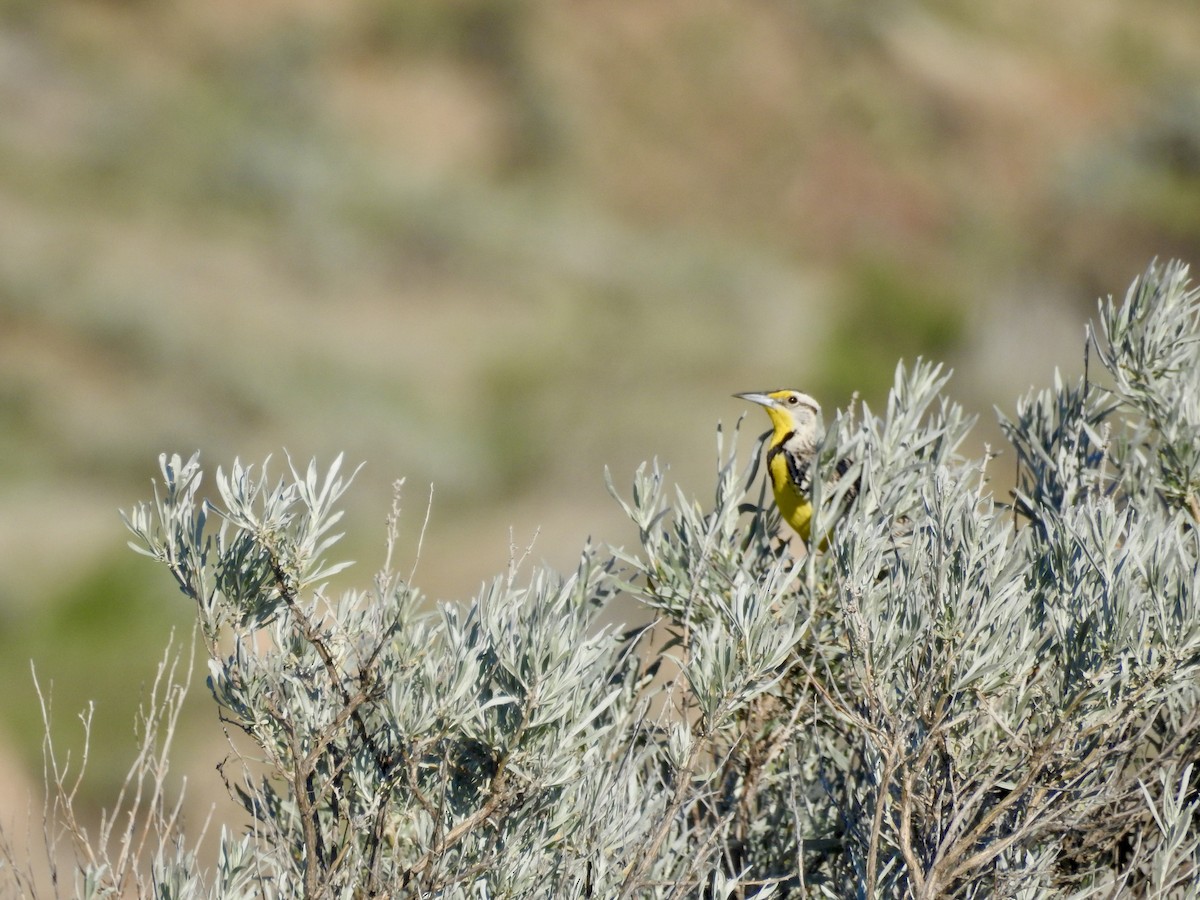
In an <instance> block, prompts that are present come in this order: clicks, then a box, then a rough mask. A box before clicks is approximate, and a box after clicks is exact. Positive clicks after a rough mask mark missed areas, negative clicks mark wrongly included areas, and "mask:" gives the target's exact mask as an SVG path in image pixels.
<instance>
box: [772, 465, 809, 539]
mask: <svg viewBox="0 0 1200 900" xmlns="http://www.w3.org/2000/svg"><path fill="white" fill-rule="evenodd" d="M770 470H771V486H772V487H773V488H774V490H775V505H776V506H778V507H779V513H780V515H782V516H783V520H784V521H785V522H787V523H788V524H789V525H791V526H792V528H793V529H795V531H796V533H797V534H798V535H800V537H801V538H802V539H803V540H806V541H807V540H808V534H809V525H810V523H811V521H812V512H813V509H812V503H811V502H810V501H809V499H808V498H807V497H804V496H802V495H801V494H800V492H799V491H798V490H796V488H795V487H794V486H793V485H792V482H791V479H790V478H789V477H788V468H787V460H786V459H784V457H783V454H782V453H777V454H776V455H775V457H774V458H773V459H772V460H771V464H770Z"/></svg>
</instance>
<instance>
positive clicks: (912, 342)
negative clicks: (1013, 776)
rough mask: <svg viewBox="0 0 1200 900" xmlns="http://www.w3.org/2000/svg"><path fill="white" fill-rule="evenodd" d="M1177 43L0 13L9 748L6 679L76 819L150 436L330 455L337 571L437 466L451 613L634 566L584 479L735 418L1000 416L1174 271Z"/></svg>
mask: <svg viewBox="0 0 1200 900" xmlns="http://www.w3.org/2000/svg"><path fill="white" fill-rule="evenodd" d="M1197 47H1200V10H1198V9H1197V8H1196V7H1195V5H1194V4H1192V3H1190V2H1185V0H1148V2H1146V3H1143V4H1137V5H1136V6H1135V5H1132V4H1125V3H1121V2H1118V0H1064V2H1060V3H1055V4H1045V3H1040V2H1032V0H1007V2H1003V3H1001V2H996V3H987V4H979V3H969V2H962V0H958V2H951V0H946V2H929V3H917V2H905V0H890V2H886V0H876V2H868V3H858V4H846V3H841V2H838V0H809V2H800V0H790V2H785V0H763V2H758V3H734V2H719V0H688V2H664V3H656V4H647V3H644V2H640V0H616V2H609V3H594V2H577V3H556V2H551V0H346V2H342V3H337V4H329V3H322V2H317V0H293V2H283V0H260V2H257V3H253V4H241V3H234V2H231V0H168V2H152V0H89V2H83V0H78V2H66V0H0V623H2V627H0V665H2V666H3V675H4V678H5V680H6V683H7V684H8V685H9V686H10V688H9V692H8V702H7V703H6V704H5V706H4V707H3V712H4V716H3V719H2V720H0V724H2V726H3V727H4V728H5V729H6V734H5V735H0V743H2V742H3V741H4V740H7V741H9V742H10V743H11V746H12V747H14V748H15V749H14V750H13V753H12V754H11V755H12V756H14V757H15V758H16V759H19V760H22V761H23V762H24V764H25V765H28V766H30V767H31V768H30V771H33V770H35V769H36V765H37V754H38V752H39V743H38V734H37V732H38V727H37V724H36V718H35V713H34V712H33V710H34V707H33V706H32V705H29V704H27V703H26V701H30V702H31V701H32V700H33V699H34V698H33V693H32V686H31V684H30V679H29V673H28V660H29V658H30V657H31V656H32V657H34V658H35V659H36V661H37V664H38V667H39V671H41V672H42V673H43V674H45V675H47V676H48V677H49V676H53V678H54V680H55V697H56V703H55V707H56V711H57V712H56V718H58V719H61V720H62V721H64V722H69V721H70V720H71V718H72V716H73V715H74V712H75V711H76V710H77V709H78V708H80V707H81V706H82V704H83V703H84V702H85V700H86V698H89V697H95V698H97V700H98V701H99V706H98V713H97V722H98V723H102V724H103V732H104V733H103V735H101V737H103V738H104V740H103V741H100V742H99V743H98V746H97V748H96V749H95V751H94V757H95V759H96V761H97V765H98V769H99V771H98V773H97V779H98V780H97V781H96V782H95V784H94V786H93V787H92V788H91V789H92V790H94V791H95V795H96V796H97V797H98V798H104V797H105V792H106V791H107V790H108V789H109V788H110V786H111V778H112V773H111V771H110V769H109V768H108V767H109V766H111V764H112V762H113V761H114V760H119V759H123V757H124V755H126V754H127V753H128V752H129V748H130V747H131V746H132V737H131V736H130V735H129V730H130V723H131V721H132V709H133V707H134V706H135V705H136V703H137V698H138V691H139V687H138V685H140V684H141V682H142V681H143V680H145V679H146V678H147V677H149V675H150V673H151V672H152V671H153V661H154V660H155V659H157V657H158V655H159V654H160V652H161V647H162V645H163V643H164V642H165V639H166V635H167V633H168V630H169V629H170V627H171V626H172V625H176V626H179V625H183V626H186V623H187V622H188V621H189V613H190V610H189V609H188V608H187V607H186V605H185V604H184V603H183V602H182V601H181V600H180V601H179V602H175V597H174V593H173V590H172V588H171V586H170V584H169V583H168V579H167V578H166V576H165V574H164V573H162V572H159V571H157V570H156V569H155V567H154V566H152V565H151V564H150V563H148V562H146V561H144V560H140V559H138V558H135V557H133V555H132V554H131V553H129V551H128V550H126V549H125V547H124V540H125V538H124V534H123V531H122V528H121V526H120V523H119V519H118V517H117V513H116V510H117V509H118V508H119V507H127V506H129V505H130V504H131V503H133V502H135V501H137V500H138V499H141V498H144V497H146V496H148V493H149V479H150V478H151V477H152V476H153V475H154V474H155V471H156V467H155V459H156V456H157V454H158V453H159V452H160V451H163V450H168V451H177V452H181V453H184V454H185V455H186V454H189V453H190V452H192V451H193V450H195V449H200V450H201V451H202V453H203V458H204V459H205V460H206V462H207V465H209V466H216V465H218V464H227V463H228V462H229V461H230V460H232V458H233V457H234V456H240V457H241V458H242V459H243V460H250V461H258V460H260V459H261V458H262V457H263V456H264V455H265V454H267V453H271V452H273V453H275V454H276V461H277V464H278V463H280V462H282V456H281V451H282V450H283V449H284V448H286V449H287V450H288V451H290V452H291V454H292V455H293V458H294V459H296V461H297V462H298V463H303V462H306V461H307V460H308V458H309V457H311V456H316V457H317V458H318V459H319V460H320V461H322V462H327V461H328V460H330V459H331V458H332V457H333V455H334V454H335V453H337V452H338V451H342V450H344V451H346V454H347V457H348V459H349V460H351V461H353V462H357V461H360V460H365V461H366V462H367V464H368V465H367V467H366V468H365V469H364V470H363V472H362V473H361V475H360V476H359V479H358V481H357V483H356V485H357V486H356V488H355V489H353V490H352V492H351V498H352V499H351V504H352V509H351V512H350V515H349V516H348V518H347V520H346V524H347V527H348V530H349V532H350V536H349V538H348V541H349V548H348V552H349V553H350V555H352V556H353V557H354V558H357V559H359V560H361V561H362V565H361V566H359V567H358V569H357V570H356V574H355V575H354V577H355V578H357V579H360V580H362V579H366V578H367V577H368V573H369V572H370V571H371V570H372V568H373V567H374V566H376V565H377V564H378V563H379V562H380V560H381V559H382V540H383V527H382V525H383V518H384V515H385V514H386V511H387V508H388V504H389V495H390V490H391V487H390V485H391V483H392V481H393V480H394V479H396V478H399V477H401V476H405V477H407V484H406V488H405V495H404V496H405V508H406V515H407V519H406V531H405V538H406V540H407V541H408V543H407V545H406V546H407V547H408V549H409V551H410V552H412V551H413V550H414V549H415V543H416V536H417V533H418V529H419V526H420V524H421V521H422V519H423V517H424V511H425V504H426V500H427V495H428V485H430V484H431V483H432V484H433V485H434V498H433V508H432V515H431V518H430V525H429V530H428V533H427V535H426V538H425V542H424V545H423V550H422V554H421V560H420V566H419V568H418V570H417V577H416V580H417V582H418V583H420V584H422V585H423V586H424V587H425V588H426V589H427V590H428V591H429V592H430V593H431V594H432V595H434V596H438V597H461V596H465V595H468V594H470V593H472V592H473V591H474V590H475V588H476V586H477V585H478V583H479V581H480V580H481V579H483V578H486V577H489V576H490V575H491V574H493V573H496V572H498V571H500V570H501V569H503V567H504V565H505V563H506V560H507V558H508V555H509V552H510V549H509V548H510V543H515V544H516V545H517V546H518V547H524V546H525V545H526V544H528V543H529V541H530V540H531V539H532V538H533V536H534V534H535V532H537V531H538V529H539V528H540V534H539V536H538V538H537V542H536V544H535V545H534V551H533V554H532V555H533V558H535V559H537V558H545V559H547V560H549V561H550V562H551V563H553V564H554V565H557V566H562V567H568V566H570V565H571V564H572V561H573V559H574V556H575V554H576V553H577V551H578V549H579V547H580V546H581V545H582V543H583V542H584V540H585V539H586V537H587V536H588V535H589V534H590V535H591V536H592V537H593V538H595V539H596V540H597V541H601V542H612V543H621V542H624V541H626V540H628V538H629V537H630V533H629V531H628V529H627V528H626V526H625V525H624V523H623V522H622V521H621V518H620V515H619V510H617V508H616V507H615V504H613V503H612V502H611V501H610V500H609V499H608V498H607V496H606V494H605V490H604V486H603V477H602V473H603V468H604V466H605V465H608V466H610V467H611V468H612V470H613V472H614V477H615V479H616V481H617V483H618V484H624V483H626V482H627V481H628V478H629V474H630V473H631V472H632V470H633V468H634V467H635V466H636V465H637V463H639V462H641V461H642V460H645V459H648V458H651V457H654V456H657V457H658V458H659V459H661V460H662V461H664V462H666V463H669V464H670V466H671V467H672V470H673V471H674V472H675V474H676V476H677V477H678V479H679V480H680V481H681V482H682V483H683V484H684V485H685V487H686V489H687V490H688V491H690V492H692V493H694V494H696V495H698V496H700V497H704V496H705V495H706V494H707V492H708V490H709V484H710V482H711V472H712V470H713V459H714V428H715V424H716V422H717V421H718V420H724V421H726V422H730V421H732V420H734V419H736V417H737V416H738V415H740V414H741V413H742V412H743V411H744V409H743V406H742V405H741V404H739V403H738V402H737V401H735V400H733V399H731V398H730V396H729V395H730V394H731V393H733V392H734V391H740V390H750V389H759V388H770V387H778V386H785V385H786V386H797V387H803V388H806V389H808V390H810V391H811V392H812V393H814V394H816V395H817V396H818V397H819V398H820V399H822V401H824V402H825V403H826V405H827V407H828V408H830V409H832V408H834V407H838V406H843V405H845V403H846V402H847V401H848V399H849V397H850V396H851V394H852V392H854V391H860V392H861V393H862V395H863V396H864V397H865V398H866V399H867V400H868V401H877V400H878V399H880V398H881V397H882V396H883V393H884V391H885V388H886V384H887V383H888V380H889V379H890V374H891V371H892V369H893V367H894V364H895V361H896V359H897V358H898V357H901V356H905V357H909V358H911V357H912V356H915V355H917V354H920V353H924V354H926V355H928V356H932V357H935V358H939V359H944V360H946V361H947V362H948V363H950V364H951V365H952V366H953V367H954V368H955V370H956V372H957V373H958V374H957V376H956V378H955V380H954V381H953V382H952V389H953V390H954V391H956V392H957V394H958V396H959V397H960V398H961V399H962V400H963V401H964V402H965V403H966V404H967V405H968V406H969V407H970V408H973V409H975V410H978V411H980V412H981V413H985V414H988V413H987V411H988V410H989V409H990V407H991V405H992V404H993V403H998V404H1001V405H1004V406H1006V407H1011V405H1012V403H1013V400H1014V399H1015V396H1016V394H1017V393H1018V392H1020V391H1023V390H1024V389H1025V388H1026V387H1028V386H1029V384H1031V383H1038V384H1042V383H1046V382H1048V381H1049V379H1050V377H1051V372H1052V368H1053V366H1054V365H1055V364H1061V365H1066V366H1068V367H1071V366H1075V365H1077V360H1078V359H1079V357H1080V347H1081V344H1082V326H1083V323H1084V321H1085V320H1086V318H1087V316H1088V315H1089V313H1090V311H1091V310H1092V309H1093V308H1094V300H1095V297H1096V296H1098V295H1100V294H1107V293H1110V292H1111V293H1120V292H1123V291H1124V289H1125V287H1126V286H1127V285H1128V283H1129V281H1130V279H1131V278H1132V277H1133V276H1134V275H1135V274H1137V273H1138V272H1139V271H1141V270H1142V269H1143V268H1144V266H1145V265H1146V263H1147V262H1148V261H1149V259H1150V258H1151V257H1153V256H1156V255H1157V256H1160V257H1169V256H1178V257H1181V258H1183V259H1196V258H1197V257H1198V254H1197V252H1196V250H1197V246H1198V245H1200V51H1197V49H1196V48H1197ZM988 415H990V414H988ZM750 421H751V423H752V427H750V428H749V431H750V432H751V433H752V434H757V433H758V429H759V426H760V425H761V424H763V423H760V422H759V421H757V419H751V420H750ZM743 445H744V447H745V449H746V450H747V451H748V450H749V447H750V443H749V441H748V440H747V441H744V442H743ZM510 527H511V529H512V530H511V533H510ZM197 693H199V691H198V692H197ZM197 706H198V707H203V706H204V703H203V699H202V698H199V699H198V700H197ZM206 715H207V718H204V719H203V722H202V726H197V732H196V733H197V734H208V732H209V731H211V730H212V729H211V714H208V713H207V711H206ZM201 727H202V728H203V729H204V730H200V729H201ZM209 751H210V748H209V747H208V746H207V745H206V746H204V747H201V748H200V749H199V750H198V753H202V754H203V755H204V756H205V757H206V759H205V762H204V764H203V765H204V767H205V771H209V770H210V769H211V764H212V760H213V759H214V758H216V756H217V755H219V753H220V751H219V749H218V750H216V751H212V752H209ZM8 755H10V754H8V753H7V752H4V753H0V758H2V757H5V756H8ZM6 778H7V776H6ZM0 780H5V779H0ZM8 780H11V779H8ZM21 805H22V806H23V804H21Z"/></svg>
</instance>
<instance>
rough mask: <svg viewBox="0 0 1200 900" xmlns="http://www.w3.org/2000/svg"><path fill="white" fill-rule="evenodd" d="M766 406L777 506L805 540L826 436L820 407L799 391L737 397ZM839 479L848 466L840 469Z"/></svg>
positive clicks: (765, 392)
mask: <svg viewBox="0 0 1200 900" xmlns="http://www.w3.org/2000/svg"><path fill="white" fill-rule="evenodd" d="M734 396H735V397H740V398H741V399H743V400H749V401H750V402H751V403H757V404H759V405H760V406H762V407H764V408H765V409H766V411H767V415H768V416H770V417H771V424H772V425H773V426H774V429H775V430H774V432H773V433H772V435H771V439H770V441H768V442H767V471H768V472H769V473H770V474H771V486H772V488H773V489H774V492H775V504H776V505H777V506H778V507H779V513H780V515H782V516H783V520H784V521H785V522H787V523H788V524H789V525H791V526H792V528H793V529H795V531H796V533H797V534H799V535H800V537H801V538H803V539H804V540H805V541H807V540H808V536H809V529H810V526H811V524H812V515H813V507H812V480H813V466H814V464H815V463H816V459H817V448H818V447H819V446H820V444H821V440H822V438H823V437H824V436H825V425H824V423H823V422H822V420H821V405H820V404H819V403H817V401H816V400H814V399H813V398H812V397H810V396H808V394H802V393H800V391H792V390H780V391H761V392H751V393H747V394H734ZM837 469H838V472H837V474H838V475H839V476H840V475H841V474H842V473H843V472H844V471H845V470H846V464H845V463H842V464H839V465H838V466H837Z"/></svg>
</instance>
